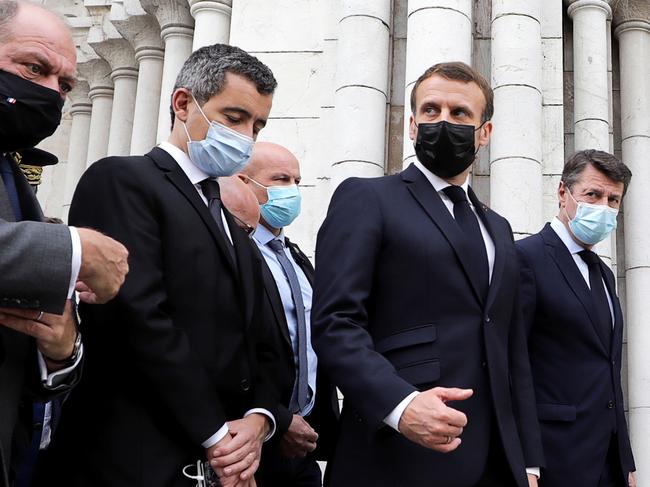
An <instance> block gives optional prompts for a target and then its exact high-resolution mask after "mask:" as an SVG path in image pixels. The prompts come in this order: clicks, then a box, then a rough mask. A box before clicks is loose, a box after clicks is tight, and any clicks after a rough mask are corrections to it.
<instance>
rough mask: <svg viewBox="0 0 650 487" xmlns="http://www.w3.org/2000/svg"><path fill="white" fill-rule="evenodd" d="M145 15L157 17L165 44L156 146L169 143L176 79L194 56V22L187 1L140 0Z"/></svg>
mask: <svg viewBox="0 0 650 487" xmlns="http://www.w3.org/2000/svg"><path fill="white" fill-rule="evenodd" d="M140 3H141V5H142V7H143V8H144V10H145V11H147V12H148V13H150V14H151V15H154V16H155V17H156V19H157V20H158V25H160V35H161V37H162V40H163V42H164V44H165V57H164V61H163V74H162V83H161V89H160V104H159V107H158V129H157V131H156V132H157V135H156V142H160V141H162V140H166V139H167V137H168V136H169V133H170V131H171V118H170V115H169V106H170V104H171V95H172V91H173V89H174V83H175V81H176V77H177V76H178V73H179V72H180V70H181V67H182V66H183V63H184V62H185V61H186V60H187V58H188V57H189V55H190V54H191V53H192V36H193V35H194V19H193V18H192V15H191V14H190V7H189V5H188V3H187V2H186V1H185V0H141V1H140Z"/></svg>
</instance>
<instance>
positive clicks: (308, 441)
mask: <svg viewBox="0 0 650 487" xmlns="http://www.w3.org/2000/svg"><path fill="white" fill-rule="evenodd" d="M240 176H241V178H242V180H243V181H244V182H245V183H247V185H248V187H249V188H250V189H251V191H252V192H253V193H254V194H255V195H256V197H257V201H258V202H259V204H260V205H261V206H260V211H261V215H260V221H259V225H258V227H257V230H256V231H255V233H254V234H253V240H254V242H255V243H256V244H257V246H258V248H259V250H260V252H261V254H262V256H263V257H264V262H265V263H264V265H263V266H262V267H263V268H262V275H263V278H264V288H265V291H266V304H267V313H266V315H267V319H268V320H271V321H272V322H273V323H274V326H275V328H276V330H277V334H276V338H277V339H278V341H277V344H276V347H277V348H278V349H280V350H282V352H283V360H282V361H281V363H280V365H281V367H280V373H279V378H280V382H281V384H282V391H283V393H282V403H281V404H280V405H279V406H278V407H277V408H276V409H275V410H274V415H275V418H276V421H277V437H278V438H277V440H276V441H274V442H271V443H270V444H269V445H268V447H267V448H265V450H264V454H263V455H262V465H261V467H260V473H261V475H260V484H261V485H262V486H269V487H273V486H280V485H281V486H283V487H291V486H302V487H316V486H321V485H322V475H321V470H320V467H319V466H318V463H317V460H326V459H327V456H326V453H327V451H328V447H329V443H331V438H332V434H333V432H334V429H335V427H336V421H337V416H338V401H337V397H336V394H335V390H334V387H333V386H331V384H329V383H328V381H327V379H326V377H325V376H324V375H323V374H322V371H320V370H317V368H318V360H317V358H316V354H315V353H314V349H313V347H312V345H311V326H310V316H311V301H312V284H313V276H314V268H313V267H312V265H311V262H310V261H309V259H308V258H307V256H306V255H305V254H304V253H303V252H302V251H301V250H300V249H299V248H298V246H297V245H296V244H295V243H292V242H290V241H289V239H288V238H286V237H285V234H284V229H285V227H287V226H289V225H290V224H291V223H292V222H293V221H294V219H295V218H296V217H298V215H299V214H300V205H301V198H300V192H299V189H298V184H299V183H300V179H301V177H300V165H299V163H298V159H296V157H295V156H294V155H293V154H292V153H291V152H290V151H289V150H287V149H286V148H284V147H282V146H280V145H277V144H273V143H270V142H258V143H257V144H256V145H255V149H254V150H253V156H252V157H251V163H250V164H249V165H248V166H246V169H245V170H244V172H243V174H241V175H240ZM317 445H318V447H319V448H318V449H317Z"/></svg>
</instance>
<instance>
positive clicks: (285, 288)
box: [253, 225, 318, 416]
mask: <svg viewBox="0 0 650 487" xmlns="http://www.w3.org/2000/svg"><path fill="white" fill-rule="evenodd" d="M273 239H278V240H280V241H281V242H282V244H283V245H284V231H281V232H280V235H279V236H277V237H276V236H275V235H273V234H272V233H271V232H270V231H269V229H267V228H266V227H265V226H263V225H258V226H257V229H256V230H255V233H253V240H254V241H255V243H256V244H257V246H258V247H259V249H260V252H261V253H262V255H263V256H264V260H265V261H266V264H267V265H268V266H269V269H270V270H271V274H273V279H275V283H276V285H277V287H278V293H279V294H280V299H281V300H282V306H283V308H284V316H285V317H286V319H287V326H288V327H289V337H290V338H291V346H292V348H293V359H294V364H295V366H296V370H297V369H298V333H297V332H298V321H297V318H296V306H295V305H294V303H293V298H292V297H291V288H290V287H289V280H288V279H287V276H286V275H285V274H284V271H283V270H282V266H281V265H280V263H279V262H278V259H277V257H276V256H275V252H273V249H271V247H269V246H268V245H267V244H268V243H269V242H270V241H271V240H273ZM284 253H285V254H286V256H287V258H288V259H289V262H291V265H292V266H293V268H294V269H295V271H296V275H297V276H298V282H299V283H300V290H301V291H302V302H303V304H304V306H305V323H307V381H308V383H309V389H310V392H311V395H310V398H309V402H308V403H307V406H306V407H305V409H304V411H299V412H298V414H300V415H301V416H307V415H308V414H309V413H310V412H311V410H312V409H313V407H314V400H315V399H316V366H317V363H318V362H317V358H316V353H315V352H314V348H313V347H312V345H311V326H310V323H311V321H310V318H311V298H312V289H311V285H310V284H309V281H308V280H307V276H305V273H304V272H303V271H302V269H301V268H300V266H298V264H296V261H295V260H293V256H292V255H291V251H290V250H289V249H288V248H286V247H284ZM296 379H297V377H296ZM295 388H296V384H295V383H294V389H295Z"/></svg>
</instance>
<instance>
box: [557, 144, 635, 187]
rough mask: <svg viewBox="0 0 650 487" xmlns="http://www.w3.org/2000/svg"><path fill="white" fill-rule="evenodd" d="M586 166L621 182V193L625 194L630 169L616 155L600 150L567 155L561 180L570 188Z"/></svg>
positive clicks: (630, 175)
mask: <svg viewBox="0 0 650 487" xmlns="http://www.w3.org/2000/svg"><path fill="white" fill-rule="evenodd" d="M587 166H593V168H594V169H596V170H597V171H599V172H601V173H603V174H604V175H605V176H606V177H607V178H608V179H611V180H612V181H615V182H617V183H623V194H624V195H625V193H626V192H627V187H628V186H629V184H630V180H631V179H632V171H630V169H629V168H628V167H627V166H626V165H625V164H623V163H622V162H621V161H620V160H619V159H618V157H616V156H614V155H612V154H610V153H609V152H605V151H601V150H596V149H588V150H582V151H579V152H576V153H575V154H573V155H572V156H571V157H569V159H568V160H567V161H566V163H565V164H564V170H563V171H562V178H561V181H562V182H563V183H564V185H565V186H566V187H567V188H568V189H569V190H571V188H573V186H574V185H575V184H576V183H577V182H578V180H579V179H580V174H582V172H583V171H584V170H585V168H586V167H587Z"/></svg>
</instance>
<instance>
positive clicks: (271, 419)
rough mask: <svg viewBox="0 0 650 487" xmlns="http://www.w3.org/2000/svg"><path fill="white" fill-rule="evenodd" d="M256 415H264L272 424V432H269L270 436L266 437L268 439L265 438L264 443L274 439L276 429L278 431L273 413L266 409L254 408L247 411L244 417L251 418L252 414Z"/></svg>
mask: <svg viewBox="0 0 650 487" xmlns="http://www.w3.org/2000/svg"><path fill="white" fill-rule="evenodd" d="M255 413H257V414H263V415H264V416H266V417H267V418H269V421H270V422H271V431H270V432H269V434H268V435H266V438H264V441H269V440H270V439H271V438H272V437H273V435H274V434H275V429H276V427H275V418H274V417H273V414H271V412H270V411H269V410H267V409H264V408H253V409H251V410H249V411H246V414H244V417H246V416H250V415H251V414H255Z"/></svg>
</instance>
